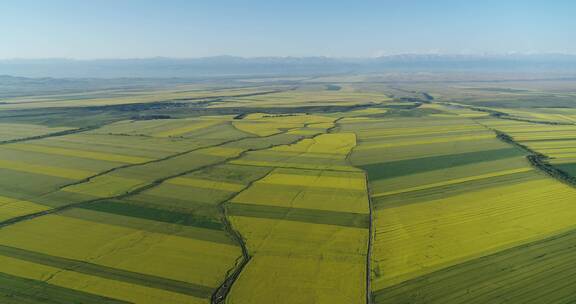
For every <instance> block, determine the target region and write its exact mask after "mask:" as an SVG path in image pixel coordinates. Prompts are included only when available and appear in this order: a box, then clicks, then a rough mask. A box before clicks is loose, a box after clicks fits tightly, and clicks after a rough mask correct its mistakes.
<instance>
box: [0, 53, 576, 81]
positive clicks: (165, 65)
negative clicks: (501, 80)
mask: <svg viewBox="0 0 576 304" xmlns="http://www.w3.org/2000/svg"><path fill="white" fill-rule="evenodd" d="M445 70H455V71H489V70H493V71H498V72H501V71H508V70H512V71H519V70H522V71H533V72H563V73H571V72H573V71H576V55H570V54H509V55H440V54H400V55H389V56H382V57H374V58H330V57H321V56H319V57H253V58H245V57H236V56H215V57H204V58H163V57H157V58H142V59H95V60H75V59H59V58H57V59H9V60H0V75H12V76H23V77H58V78H62V77H71V78H75V77H83V78H87V77H96V78H115V77H160V78H162V77H203V76H225V75H270V74H323V73H335V72H337V73H344V72H387V71H445Z"/></svg>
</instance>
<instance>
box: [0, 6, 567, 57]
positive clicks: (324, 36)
mask: <svg viewBox="0 0 576 304" xmlns="http://www.w3.org/2000/svg"><path fill="white" fill-rule="evenodd" d="M575 14H576V1H568V0H566V1H564V0H562V1H559V0H549V1H543V0H539V1H534V0H523V1H520V0H499V1H496V0H466V1H464V0H462V1H456V0H452V1H448V0H397V1H396V0H380V1H376V0H374V1H372V0H356V1H348V0H346V1H343V0H341V1H339V0H331V1H325V0H261V1H257V0H244V1H243V0H236V1H233V0H206V1H201V0H162V1H161V0H35V1H34V0H0V58H34V57H36V58H37V57H42V58H46V57H70V58H111V57H121V58H126V57H153V56H166V57H201V56H214V55H223V54H228V55H239V56H310V55H324V56H346V57H348V56H354V57H358V56H362V57H364V56H377V55H385V54H395V53H485V52H489V53H507V52H523V53H527V52H546V53H548V52H563V53H576V39H574V38H575V30H576V17H574V16H575Z"/></svg>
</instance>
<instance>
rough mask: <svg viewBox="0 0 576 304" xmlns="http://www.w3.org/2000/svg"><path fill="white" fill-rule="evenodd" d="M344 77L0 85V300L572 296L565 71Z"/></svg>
mask: <svg viewBox="0 0 576 304" xmlns="http://www.w3.org/2000/svg"><path fill="white" fill-rule="evenodd" d="M350 77H351V76H350ZM350 77H348V76H339V75H335V76H329V77H328V76H325V77H317V78H314V79H310V78H308V77H291V78H290V79H289V80H283V79H282V78H274V77H269V78H266V77H263V78H253V77H252V78H247V79H243V78H241V77H239V78H237V79H233V80H227V81H222V80H218V81H214V83H213V84H210V85H208V84H206V82H203V83H193V82H192V81H191V83H190V84H185V85H184V84H181V83H179V84H174V85H173V86H171V87H169V88H166V87H162V88H146V89H131V90H125V91H122V90H117V89H114V90H106V89H102V88H99V89H98V90H96V89H95V90H93V91H89V92H83V93H78V92H67V91H65V90H63V91H62V92H61V93H57V94H55V93H51V94H46V93H44V92H31V94H30V96H18V97H5V98H3V99H2V103H1V104H0V302H1V303H215V304H216V303H229V304H249V303H250V304H251V303H285V304H291V303H294V304H300V303H318V304H333V303H342V304H344V303H346V304H348V303H368V304H370V303H377V304H380V303H390V304H397V303H441V304H447V303H570V302H573V301H576V296H574V294H573V292H571V290H573V288H574V285H575V284H576V279H574V278H576V272H575V271H574V270H573V267H571V265H572V264H573V262H574V261H576V254H574V253H573V250H572V249H573V247H574V246H575V244H576V234H575V231H576V230H575V229H576V221H574V219H575V218H576V205H574V202H575V201H576V190H575V189H574V187H575V185H576V103H574V102H569V101H567V100H570V98H571V97H573V96H576V95H574V94H576V92H574V91H572V90H571V89H570V88H571V87H572V85H573V83H566V82H565V81H550V82H540V81H524V82H522V81H509V82H498V81H493V82H491V81H488V80H483V81H477V82H476V81H472V80H470V81H468V82H466V81H462V82H438V81H437V82H426V81H424V82H418V81H412V82H406V83H402V84H390V83H389V82H388V81H385V80H383V79H388V78H379V77H378V76H375V75H366V76H363V75H355V76H354V77H353V79H354V81H351V79H352V78H350Z"/></svg>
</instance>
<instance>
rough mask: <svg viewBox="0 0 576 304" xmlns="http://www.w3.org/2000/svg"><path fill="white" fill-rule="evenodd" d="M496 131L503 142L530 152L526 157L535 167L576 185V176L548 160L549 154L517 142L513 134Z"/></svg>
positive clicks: (571, 184) (564, 181)
mask: <svg viewBox="0 0 576 304" xmlns="http://www.w3.org/2000/svg"><path fill="white" fill-rule="evenodd" d="M494 132H496V134H497V137H498V138H499V139H500V140H502V141H503V142H506V143H509V144H511V145H514V146H515V147H517V148H519V149H521V150H524V151H526V152H528V153H530V154H529V155H528V156H526V158H527V159H528V161H529V162H530V164H531V165H532V166H533V167H534V168H536V169H538V170H540V171H542V172H544V173H546V174H548V175H549V176H551V177H553V178H555V179H557V180H559V181H561V182H563V183H565V184H568V185H570V186H573V187H576V176H572V175H570V174H569V173H567V172H565V171H562V170H561V169H559V168H558V167H555V166H554V165H552V164H550V163H549V162H548V159H549V158H548V156H547V155H544V154H542V153H540V152H537V151H534V150H532V149H530V148H529V147H527V146H525V145H523V144H521V143H519V142H517V141H516V140H514V138H513V137H512V136H510V135H508V134H506V133H504V132H501V131H498V130H494Z"/></svg>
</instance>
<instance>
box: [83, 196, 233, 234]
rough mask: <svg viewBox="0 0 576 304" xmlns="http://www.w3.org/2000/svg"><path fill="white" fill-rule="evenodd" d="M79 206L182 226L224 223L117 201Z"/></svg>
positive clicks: (217, 226) (212, 226) (215, 227)
mask: <svg viewBox="0 0 576 304" xmlns="http://www.w3.org/2000/svg"><path fill="white" fill-rule="evenodd" d="M79 208H82V209H90V210H95V211H100V212H106V213H113V214H118V215H123V216H129V217H135V218H141V219H146V220H153V221H157V222H164V223H174V224H179V225H183V226H193V227H200V228H206V229H213V230H224V225H223V224H222V223H221V222H220V221H218V220H215V219H211V218H208V217H204V216H196V215H194V214H190V213H182V212H176V211H169V210H163V209H157V208H150V207H144V206H138V205H133V204H126V203H122V202H119V201H114V200H108V201H100V202H97V203H91V204H86V205H81V206H79Z"/></svg>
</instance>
